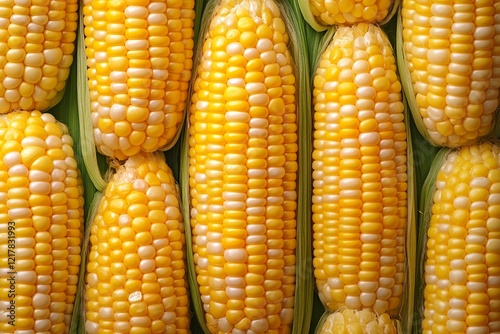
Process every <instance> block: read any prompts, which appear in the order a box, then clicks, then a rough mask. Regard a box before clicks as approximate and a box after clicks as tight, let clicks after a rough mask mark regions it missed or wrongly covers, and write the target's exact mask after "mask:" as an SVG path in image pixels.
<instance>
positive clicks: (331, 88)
mask: <svg viewBox="0 0 500 334" xmlns="http://www.w3.org/2000/svg"><path fill="white" fill-rule="evenodd" d="M314 108H315V114H314V151H313V165H312V167H313V199H312V201H313V206H312V210H313V222H314V235H313V236H314V245H313V246H314V267H315V276H316V284H317V287H318V292H319V296H320V299H321V300H322V302H323V303H324V304H325V306H327V307H328V308H329V309H330V310H333V311H335V310H337V309H339V308H340V307H343V306H346V307H348V308H351V309H354V310H360V309H367V310H371V311H374V312H376V313H377V314H383V313H385V312H389V313H390V314H395V313H397V311H398V307H399V306H400V304H401V299H402V298H403V281H404V279H405V261H406V260H405V236H406V234H405V233H406V232H405V231H406V222H407V205H408V203H407V174H406V170H407V167H406V149H407V147H406V146H407V144H406V129H405V123H404V114H403V109H404V108H403V103H402V102H401V85H400V83H399V81H398V78H397V75H396V65H395V59H394V56H393V55H392V48H391V46H390V44H389V41H388V40H387V37H386V36H385V34H384V33H383V32H382V31H381V30H380V28H377V27H376V26H373V25H371V24H365V23H361V24H359V25H355V26H353V27H352V28H349V27H339V28H338V30H337V32H336V33H335V36H334V38H333V40H332V41H331V43H330V44H329V46H328V47H327V49H326V51H325V52H324V53H323V54H322V56H321V58H320V60H319V64H318V68H317V70H316V76H315V78H314Z"/></svg>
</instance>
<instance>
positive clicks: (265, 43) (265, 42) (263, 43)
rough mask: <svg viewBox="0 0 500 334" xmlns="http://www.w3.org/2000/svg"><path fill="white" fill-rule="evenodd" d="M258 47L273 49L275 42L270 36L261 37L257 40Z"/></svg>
mask: <svg viewBox="0 0 500 334" xmlns="http://www.w3.org/2000/svg"><path fill="white" fill-rule="evenodd" d="M256 49H257V50H258V51H259V52H265V51H269V50H272V49H273V42H272V41H271V40H270V39H268V38H261V39H259V40H258V41H257V45H256Z"/></svg>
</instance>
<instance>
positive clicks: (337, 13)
mask: <svg viewBox="0 0 500 334" xmlns="http://www.w3.org/2000/svg"><path fill="white" fill-rule="evenodd" d="M305 1H307V2H308V5H309V6H310V11H311V13H312V14H313V15H314V17H315V18H316V19H317V20H318V21H319V22H320V23H321V24H324V25H328V26H331V25H336V24H354V23H361V22H366V23H376V22H381V21H383V20H384V19H385V18H386V16H387V15H388V14H389V10H390V9H391V7H392V5H393V2H394V1H393V0H365V1H355V0H305Z"/></svg>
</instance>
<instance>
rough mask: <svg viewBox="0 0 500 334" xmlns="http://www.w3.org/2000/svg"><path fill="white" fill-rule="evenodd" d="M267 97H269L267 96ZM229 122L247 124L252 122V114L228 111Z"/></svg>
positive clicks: (227, 119)
mask: <svg viewBox="0 0 500 334" xmlns="http://www.w3.org/2000/svg"><path fill="white" fill-rule="evenodd" d="M266 96H267V95H266ZM225 116H226V121H227V122H244V123H247V122H248V121H249V120H250V114H249V113H246V112H240V111H228V112H226V115H225Z"/></svg>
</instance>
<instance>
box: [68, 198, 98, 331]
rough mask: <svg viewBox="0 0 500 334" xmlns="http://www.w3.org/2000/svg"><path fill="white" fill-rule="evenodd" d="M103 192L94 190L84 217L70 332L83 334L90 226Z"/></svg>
mask: <svg viewBox="0 0 500 334" xmlns="http://www.w3.org/2000/svg"><path fill="white" fill-rule="evenodd" d="M102 197H103V194H102V193H100V192H96V193H95V194H94V197H93V199H92V202H91V203H90V205H89V208H88V211H86V212H87V218H86V219H85V228H84V237H83V242H82V250H81V255H82V261H81V263H80V272H79V274H78V288H77V294H76V299H75V306H74V309H73V315H72V317H71V324H70V330H69V333H70V334H85V272H86V267H87V257H88V255H89V253H90V227H91V226H92V223H93V221H94V218H95V216H96V214H97V212H98V208H99V204H100V203H101V199H102Z"/></svg>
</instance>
